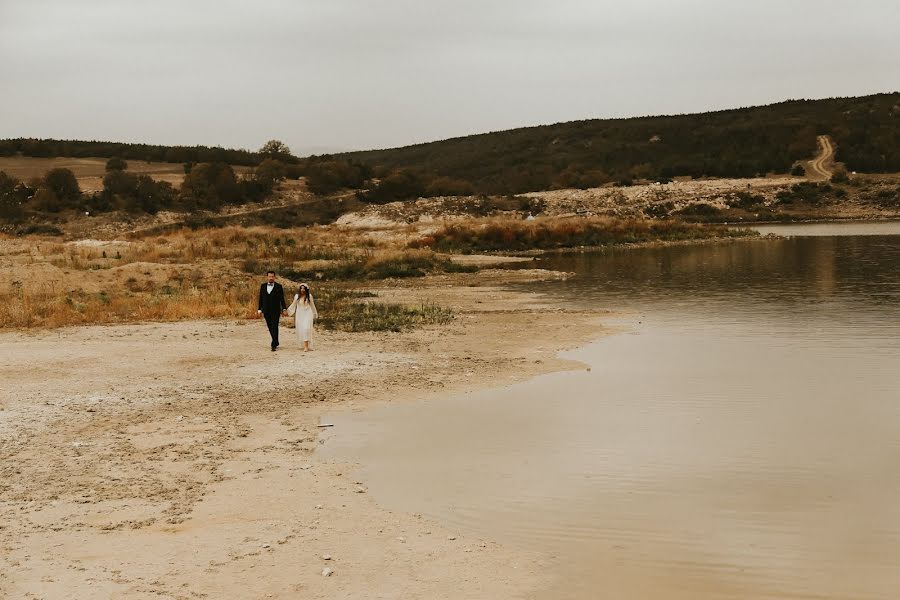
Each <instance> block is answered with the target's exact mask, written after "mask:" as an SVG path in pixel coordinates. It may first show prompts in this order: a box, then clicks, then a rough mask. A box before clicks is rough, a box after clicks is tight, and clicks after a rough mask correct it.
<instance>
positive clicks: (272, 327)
mask: <svg viewBox="0 0 900 600" xmlns="http://www.w3.org/2000/svg"><path fill="white" fill-rule="evenodd" d="M263 317H265V319H266V327H268V328H269V335H271V336H272V347H273V348H277V347H278V321H279V320H280V319H281V313H280V312H277V313H274V314H272V313H263Z"/></svg>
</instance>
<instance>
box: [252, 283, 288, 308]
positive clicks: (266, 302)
mask: <svg viewBox="0 0 900 600" xmlns="http://www.w3.org/2000/svg"><path fill="white" fill-rule="evenodd" d="M267 286H268V284H266V283H264V284H262V285H261V286H259V306H257V310H261V311H262V312H263V314H264V315H280V314H281V311H283V310H287V303H286V302H285V301H284V288H283V287H281V284H280V283H278V282H277V281H276V282H275V288H274V289H273V290H272V293H271V294H270V293H269V292H268V291H267V290H266V287H267Z"/></svg>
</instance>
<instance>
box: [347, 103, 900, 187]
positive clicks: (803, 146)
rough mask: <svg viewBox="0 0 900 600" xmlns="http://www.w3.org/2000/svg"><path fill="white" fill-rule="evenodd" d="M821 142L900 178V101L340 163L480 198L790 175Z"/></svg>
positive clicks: (492, 137) (573, 127) (615, 127)
mask: <svg viewBox="0 0 900 600" xmlns="http://www.w3.org/2000/svg"><path fill="white" fill-rule="evenodd" d="M820 134H828V135H831V136H832V138H833V139H834V140H835V141H836V142H837V147H838V156H837V160H839V161H842V162H844V163H846V166H847V168H848V169H850V170H852V171H860V172H872V173H877V172H898V171H900V93H892V94H878V95H873V96H865V97H859V98H834V99H826V100H790V101H787V102H781V103H778V104H772V105H768V106H760V107H751V108H739V109H733V110H723V111H716V112H709V113H702V114H690V115H675V116H661V117H638V118H630V119H595V120H588V121H572V122H569V123H558V124H555V125H544V126H539V127H525V128H521V129H512V130H509V131H499V132H493V133H485V134H480V135H472V136H467V137H461V138H454V139H449V140H444V141H438V142H431V143H426V144H417V145H414V146H407V147H404V148H395V149H388V150H372V151H366V152H351V153H346V154H342V155H338V156H337V157H336V158H343V159H348V160H353V161H358V162H360V163H364V164H367V165H369V166H370V167H375V168H378V169H381V170H398V169H408V170H411V171H414V172H416V173H418V175H419V176H420V177H423V178H425V179H426V180H427V181H430V180H433V179H435V178H437V177H442V178H445V181H446V180H452V181H454V182H457V183H456V184H455V185H456V186H457V187H463V188H469V187H470V188H473V189H474V190H475V191H477V192H480V193H491V194H513V193H520V192H526V191H532V190H542V189H550V188H561V187H591V186H595V185H599V184H603V183H608V182H619V183H626V184H627V183H628V182H630V181H634V180H637V179H666V178H670V177H674V176H678V175H690V176H693V177H703V176H709V177H752V176H755V175H759V174H765V173H771V172H775V173H787V172H789V171H790V170H791V166H792V164H793V163H794V162H795V161H798V160H803V159H807V158H810V157H811V156H812V155H813V154H814V153H815V151H816V136H817V135H820ZM459 182H461V184H460V183H459Z"/></svg>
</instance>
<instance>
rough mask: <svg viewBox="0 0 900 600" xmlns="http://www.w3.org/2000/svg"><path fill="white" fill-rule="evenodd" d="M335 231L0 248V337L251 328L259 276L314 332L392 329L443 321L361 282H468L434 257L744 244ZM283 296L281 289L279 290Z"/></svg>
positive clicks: (659, 227)
mask: <svg viewBox="0 0 900 600" xmlns="http://www.w3.org/2000/svg"><path fill="white" fill-rule="evenodd" d="M411 233H414V232H410V231H403V232H401V234H399V235H395V236H381V237H378V238H374V237H372V236H369V235H367V233H366V232H365V231H358V230H344V229H338V228H334V227H311V228H302V229H293V230H282V229H274V228H263V227H255V228H240V227H225V228H221V229H201V230H183V231H178V232H173V233H170V234H166V235H154V236H151V237H140V236H132V239H130V240H127V241H112V242H98V241H95V240H85V241H82V242H68V243H65V242H60V241H58V240H50V239H46V238H25V239H23V238H9V237H7V238H3V239H0V258H2V259H3V263H0V264H2V266H0V277H2V279H3V280H5V281H6V285H5V286H4V287H5V288H6V289H5V290H4V291H2V292H0V328H29V327H51V328H52V327H63V326H67V325H81V324H103V323H120V322H140V321H176V320H184V319H232V318H253V317H254V316H255V315H256V310H255V309H256V293H257V290H258V287H257V286H258V283H259V281H260V278H261V277H262V274H264V273H265V272H266V271H267V270H269V269H274V270H275V271H276V272H277V273H278V274H279V275H280V276H282V277H283V278H285V279H286V280H287V281H288V282H299V281H310V282H314V288H315V292H314V293H315V294H316V301H317V303H318V305H319V312H320V314H321V321H320V326H322V327H324V328H328V329H339V330H346V331H365V330H400V329H403V328H407V327H414V326H418V325H422V324H435V323H444V322H447V321H448V320H450V319H451V318H452V315H451V313H450V312H449V311H448V310H446V309H444V308H441V307H440V306H437V305H435V304H428V303H426V304H424V305H420V306H412V307H410V306H401V305H394V304H384V303H381V302H379V301H378V299H377V298H375V297H374V294H371V293H366V292H364V291H361V289H360V288H364V287H365V286H366V284H367V283H368V282H372V281H374V280H384V279H401V278H414V277H424V276H426V275H429V274H434V273H457V272H471V271H475V270H477V267H472V266H462V265H458V264H456V263H454V262H452V261H451V260H450V258H449V257H448V256H447V255H446V254H443V253H446V252H483V251H523V250H531V249H553V248H565V247H577V246H599V245H609V244H617V243H635V242H646V241H654V240H685V239H707V238H710V237H724V236H735V235H745V233H742V232H735V231H733V230H730V229H728V228H725V227H721V226H704V225H695V224H688V223H682V222H678V221H662V222H658V221H649V222H648V221H638V220H615V219H541V220H539V221H521V220H513V219H473V220H470V221H465V222H462V223H457V224H450V225H446V226H444V227H442V228H440V229H438V230H437V231H435V232H432V233H430V234H427V235H424V236H422V235H413V237H414V239H413V241H412V242H409V241H408V239H409V237H410V234H411ZM288 288H289V292H290V284H289V285H288Z"/></svg>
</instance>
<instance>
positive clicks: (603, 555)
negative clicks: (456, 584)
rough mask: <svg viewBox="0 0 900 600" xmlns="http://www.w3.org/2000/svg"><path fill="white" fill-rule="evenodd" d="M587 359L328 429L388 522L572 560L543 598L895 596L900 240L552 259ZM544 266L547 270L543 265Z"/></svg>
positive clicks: (898, 566) (899, 545)
mask: <svg viewBox="0 0 900 600" xmlns="http://www.w3.org/2000/svg"><path fill="white" fill-rule="evenodd" d="M540 262H541V264H542V265H543V266H546V267H548V268H552V269H559V270H565V271H573V272H575V273H577V276H576V277H574V278H572V279H569V280H567V281H563V282H553V283H549V284H543V283H542V284H537V285H529V286H528V290H530V291H534V290H535V289H538V290H539V293H541V294H542V295H543V296H544V298H545V299H546V300H548V301H553V302H562V303H566V304H570V305H571V304H575V305H583V306H597V305H600V306H603V307H605V308H614V309H618V308H623V309H625V310H624V314H625V316H623V317H622V320H623V322H624V325H625V327H624V329H625V331H626V333H622V334H618V335H613V336H609V337H605V338H602V339H600V340H598V341H597V342H595V343H593V344H591V345H589V346H587V347H585V348H582V349H580V350H578V351H576V352H573V353H571V356H572V357H574V358H577V359H579V360H581V361H583V362H585V363H587V364H589V365H590V366H591V370H590V371H589V372H588V371H583V372H578V373H558V374H553V375H549V376H545V377H540V378H537V379H535V380H533V381H531V382H527V383H525V384H521V385H516V386H512V387H508V388H505V389H502V390H499V391H498V390H494V391H488V392H482V393H476V394H470V395H466V396H462V397H456V398H447V399H445V400H441V401H434V402H428V403H425V404H411V405H403V406H389V407H385V408H382V409H377V410H372V411H367V412H364V413H358V414H353V415H334V416H333V420H334V421H335V423H336V425H337V426H336V428H335V430H334V436H333V437H332V438H330V439H329V440H328V443H327V444H326V445H325V447H324V450H323V451H324V452H325V453H326V454H327V455H328V456H333V457H339V458H342V459H351V460H357V461H360V462H361V464H362V467H361V476H362V477H364V478H365V479H366V480H367V482H368V483H369V485H370V490H371V491H372V493H373V494H374V495H375V497H376V498H377V499H378V501H379V502H380V503H382V504H384V505H386V506H388V507H389V508H392V509H398V510H404V511H409V512H421V513H424V514H426V515H428V516H430V517H432V518H434V519H437V520H439V521H441V522H444V523H447V524H451V525H452V526H455V527H459V528H460V529H462V530H466V531H471V532H474V533H476V534H480V535H485V536H490V537H491V538H494V539H500V540H502V541H506V542H508V543H512V544H520V545H522V546H525V547H529V548H539V549H543V550H548V551H552V552H556V553H558V555H559V556H560V557H561V564H560V565H559V566H558V569H559V575H560V577H559V579H558V581H557V583H556V584H555V585H554V587H553V588H552V589H549V590H544V591H543V593H542V595H541V596H540V598H541V600H544V599H546V600H550V599H555V598H579V599H593V598H622V599H634V600H638V599H640V600H739V599H740V600H745V599H749V598H754V599H755V598H760V599H762V598H766V599H773V600H774V599H778V600H788V599H791V600H796V599H798V598H816V599H819V600H850V599H853V600H896V598H898V597H900V426H898V423H900V391H898V390H900V335H898V334H900V332H898V324H900V318H898V317H900V313H898V310H900V309H898V306H900V304H898V302H897V301H898V299H900V237H896V236H895V237H891V236H860V237H809V238H801V237H798V238H791V239H784V240H766V241H754V242H748V243H737V244H731V245H727V246H695V247H673V248H661V249H642V250H617V251H610V252H606V253H604V254H602V255H598V254H576V255H564V256H557V257H551V258H545V259H543V260H541V261H540ZM529 266H533V265H529Z"/></svg>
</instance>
